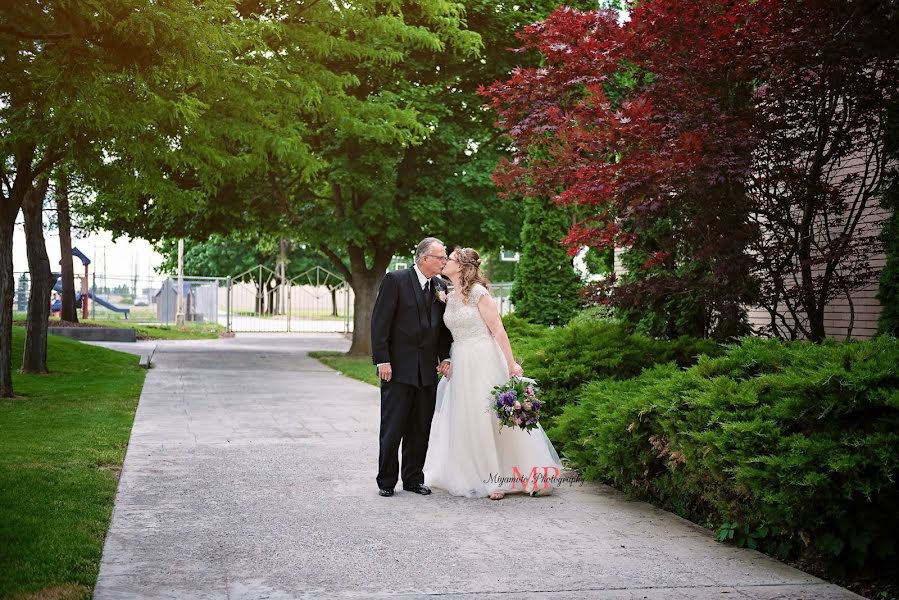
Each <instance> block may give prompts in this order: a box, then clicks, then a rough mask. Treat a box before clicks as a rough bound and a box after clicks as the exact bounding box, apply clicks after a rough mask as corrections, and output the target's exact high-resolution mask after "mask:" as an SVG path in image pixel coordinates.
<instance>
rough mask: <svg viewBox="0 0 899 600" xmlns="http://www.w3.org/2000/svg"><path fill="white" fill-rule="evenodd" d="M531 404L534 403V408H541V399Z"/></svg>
mask: <svg viewBox="0 0 899 600" xmlns="http://www.w3.org/2000/svg"><path fill="white" fill-rule="evenodd" d="M531 404H533V405H534V410H540V401H539V400H534V401H533V402H531Z"/></svg>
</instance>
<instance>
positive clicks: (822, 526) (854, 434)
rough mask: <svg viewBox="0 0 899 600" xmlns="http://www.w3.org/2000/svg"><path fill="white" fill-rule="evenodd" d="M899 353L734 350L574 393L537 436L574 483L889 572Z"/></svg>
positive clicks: (878, 343) (745, 345)
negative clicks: (568, 465) (580, 479)
mask: <svg viewBox="0 0 899 600" xmlns="http://www.w3.org/2000/svg"><path fill="white" fill-rule="evenodd" d="M897 364H899V342H897V341H896V340H895V339H888V338H885V337H884V338H879V339H875V340H872V341H866V342H849V343H836V342H828V343H826V344H823V345H815V344H811V343H807V342H792V343H785V342H779V341H776V340H762V339H757V338H746V339H744V340H743V341H742V343H741V344H738V345H733V346H729V347H728V349H727V352H726V354H725V355H723V356H721V357H718V358H703V359H701V360H700V361H699V363H698V364H697V365H695V366H694V367H691V368H689V369H687V370H681V369H678V368H677V367H676V366H674V365H673V364H669V365H661V366H657V367H655V368H653V369H650V370H648V371H646V372H644V373H643V374H642V375H640V376H639V377H637V378H635V379H632V380H628V381H597V382H594V383H591V384H589V385H587V386H585V387H584V388H583V390H582V393H581V394H580V398H579V399H580V401H579V403H577V404H571V405H569V406H566V407H565V410H564V412H563V414H562V415H561V416H560V417H559V418H558V420H557V423H556V425H555V426H554V427H553V428H552V429H551V430H550V431H549V434H550V436H551V437H552V438H553V439H554V441H556V443H557V444H558V447H559V448H560V451H561V453H562V454H563V455H564V456H566V457H567V458H568V459H569V460H571V461H572V462H574V463H575V464H576V465H577V466H579V467H581V468H582V471H583V475H584V476H585V477H586V478H592V479H599V480H602V481H605V482H608V483H610V484H612V485H614V486H615V487H618V488H619V489H622V490H624V491H626V492H629V493H631V494H632V495H635V496H638V497H640V498H644V499H648V500H651V501H653V502H655V503H657V504H659V505H661V506H662V507H664V508H666V509H669V510H673V511H675V512H677V513H678V514H680V515H681V516H684V517H686V518H689V519H692V520H694V521H696V522H698V523H700V524H704V525H707V526H709V525H711V526H714V527H717V528H718V531H719V539H729V540H732V541H734V542H736V543H737V544H738V545H746V546H750V547H758V548H759V549H762V550H764V551H766V552H768V553H770V554H773V555H776V556H778V557H780V558H801V559H803V560H811V561H815V562H817V563H819V564H821V565H822V566H825V567H827V568H829V569H832V570H836V571H840V570H841V569H848V570H852V571H857V570H858V569H859V568H862V567H865V568H867V569H875V568H878V567H882V566H886V565H889V564H890V561H895V560H896V558H897V547H896V544H895V542H894V541H893V538H894V536H895V533H894V532H895V528H896V526H897V525H899V511H897V510H896V506H897V503H899V488H897V483H896V477H897V476H899V372H897V368H896V365H897Z"/></svg>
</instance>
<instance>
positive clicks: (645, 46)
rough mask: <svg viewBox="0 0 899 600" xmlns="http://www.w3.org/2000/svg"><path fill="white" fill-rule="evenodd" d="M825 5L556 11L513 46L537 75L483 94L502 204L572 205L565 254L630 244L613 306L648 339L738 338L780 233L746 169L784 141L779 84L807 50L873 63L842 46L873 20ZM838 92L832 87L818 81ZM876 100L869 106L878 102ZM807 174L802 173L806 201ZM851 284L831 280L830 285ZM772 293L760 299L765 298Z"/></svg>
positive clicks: (653, 5) (522, 73) (788, 205)
mask: <svg viewBox="0 0 899 600" xmlns="http://www.w3.org/2000/svg"><path fill="white" fill-rule="evenodd" d="M787 4H789V6H787ZM836 4H837V3H835V2H834V1H833V0H809V1H808V2H803V3H791V4H790V3H785V2H782V0H758V1H749V0H730V1H722V0H695V1H689V2H687V1H685V0H653V1H652V2H640V3H637V4H636V5H635V6H633V7H632V9H631V12H630V20H629V21H627V22H625V23H619V21H618V19H617V14H615V13H613V12H610V11H589V12H580V11H575V10H571V9H568V8H561V9H559V10H558V11H556V12H555V13H554V14H553V15H551V16H550V17H549V18H548V19H546V20H545V21H544V22H541V23H537V24H535V25H533V26H531V27H528V28H526V29H525V31H524V32H523V33H522V34H521V36H520V37H521V39H522V41H523V48H522V51H529V50H530V51H537V52H539V53H540V54H541V55H542V57H543V61H544V62H543V65H542V66H541V67H539V68H531V69H519V70H516V71H515V72H514V73H513V74H512V76H511V77H510V78H509V79H508V80H507V81H501V82H496V83H494V84H492V85H490V86H489V87H487V88H485V89H483V90H482V94H484V95H485V96H486V97H488V98H489V101H490V106H491V107H492V108H493V109H494V110H495V111H496V112H497V114H498V125H499V126H500V127H501V128H502V129H504V130H505V131H506V132H507V133H508V134H509V135H510V136H511V137H512V139H513V142H514V146H515V148H516V153H515V155H514V156H513V158H512V160H510V161H506V162H504V163H502V164H501V165H500V167H499V169H498V170H497V172H496V174H495V180H496V182H497V184H498V185H499V186H500V187H501V188H502V189H503V190H505V191H506V192H507V193H510V194H517V195H524V196H532V197H551V198H553V199H554V200H555V201H556V202H559V203H564V204H574V205H577V206H579V207H582V209H581V211H580V212H581V214H582V215H583V216H582V218H581V220H580V221H579V222H578V223H576V224H575V225H574V226H573V227H572V229H571V231H570V234H569V236H568V238H567V239H566V240H565V243H566V244H567V245H568V246H569V247H570V250H571V251H572V252H576V251H577V250H578V249H579V248H580V247H582V246H585V245H586V246H593V247H596V248H599V249H604V248H611V247H619V248H620V247H626V248H628V249H629V250H630V251H629V252H628V253H626V254H625V257H626V261H627V266H628V268H629V272H628V274H627V276H626V277H625V278H624V280H623V281H622V282H619V284H618V285H616V286H615V287H614V289H613V293H612V295H611V300H612V302H613V303H614V304H616V305H617V306H619V307H624V308H630V309H631V310H632V311H633V312H634V313H635V314H636V315H638V316H639V317H640V318H641V319H643V321H644V323H643V325H644V326H645V328H646V329H648V330H649V331H650V332H652V333H655V334H660V335H669V336H670V335H678V334H682V333H689V334H693V335H714V336H716V337H721V338H728V337H731V336H733V335H736V334H739V333H741V332H743V331H745V330H746V329H745V316H744V312H743V310H744V309H743V307H744V306H746V305H750V304H757V303H762V304H765V301H764V299H763V298H762V297H760V295H759V293H758V292H759V285H758V284H759V282H760V281H762V280H764V277H762V276H761V275H760V274H761V273H764V272H766V269H768V268H770V265H767V264H766V262H765V261H766V260H767V259H763V257H760V254H759V252H758V249H759V248H761V247H762V244H761V242H760V240H762V239H764V240H767V242H766V243H769V246H768V248H767V249H768V250H771V247H770V239H771V237H770V236H771V235H777V233H778V232H777V231H773V230H771V228H770V227H768V228H766V226H765V224H766V223H769V222H771V221H766V220H764V219H761V220H760V219H759V218H758V211H759V206H758V204H759V195H758V185H757V179H756V177H755V175H757V173H758V172H759V168H758V167H759V162H760V161H765V160H768V158H764V157H763V154H764V153H760V150H759V149H760V148H769V149H770V148H772V146H771V143H772V140H776V139H780V138H782V137H783V136H789V135H794V134H795V129H794V131H793V133H792V134H791V133H790V131H788V130H787V129H785V128H784V127H777V126H776V125H777V124H780V125H784V123H783V121H782V119H781V120H778V119H779V117H778V113H780V114H781V115H787V114H791V111H792V113H796V111H795V110H793V109H792V108H791V107H792V106H793V105H792V104H791V101H790V97H791V96H790V90H789V85H788V84H790V83H793V82H794V80H793V79H790V77H792V76H794V75H796V74H797V73H802V72H803V70H807V69H809V61H810V63H811V64H812V65H813V64H814V63H815V60H816V52H815V51H813V50H814V49H815V48H816V47H818V46H820V47H824V48H826V49H827V51H826V52H824V54H828V55H829V56H830V60H833V58H834V57H837V56H839V57H841V59H842V60H848V61H849V62H851V64H852V67H851V68H856V69H862V70H864V68H865V67H866V66H867V68H868V69H870V68H871V67H870V65H871V62H870V57H869V56H868V54H870V53H868V54H865V53H864V52H862V53H860V56H856V55H853V54H852V52H851V51H852V50H856V48H855V47H854V46H853V44H858V43H860V42H859V41H858V38H859V37H860V36H862V33H861V28H862V27H868V28H872V27H873V29H874V30H876V31H883V24H875V23H871V22H870V20H869V19H865V23H864V25H862V26H859V24H858V23H847V17H848V16H851V15H852V14H853V13H857V12H858V11H859V10H860V9H859V8H858V7H859V5H860V4H865V3H858V2H856V3H852V2H849V3H846V2H843V3H841V7H842V9H841V10H835V7H836ZM847 6H848V7H849V8H846V7H847ZM869 12H870V11H869ZM875 12H876V11H875ZM856 16H858V15H856ZM803 20H805V21H807V22H816V23H818V25H816V26H814V27H812V26H803ZM822 22H823V23H826V24H827V25H826V26H822V25H820V23H822ZM840 27H842V30H841V29H840ZM822 32H829V34H830V36H831V37H830V38H827V37H826V35H823V34H822ZM846 36H848V39H844V38H845V37H846ZM853 36H854V37H853ZM867 38H869V43H868V46H870V47H876V44H875V43H874V42H873V41H870V40H873V39H876V35H875V34H872V33H869V34H867ZM801 49H804V52H802V51H800V50H801ZM817 54H821V52H817ZM856 54H859V53H856ZM894 58H895V56H894ZM803 61H805V62H803ZM877 69H878V70H879V71H880V72H886V71H891V70H894V67H892V66H891V67H887V66H884V65H880V66H878V67H877ZM787 74H790V75H787ZM800 77H801V75H800ZM839 84H840V82H839V81H838V80H837V79H836V78H830V79H829V80H828V84H827V85H828V86H834V85H836V86H839ZM763 85H767V86H768V88H767V89H768V90H769V92H768V93H769V94H773V93H774V92H773V89H774V88H776V89H777V90H779V91H780V92H782V93H781V94H780V95H779V96H777V97H778V98H781V99H782V100H783V102H781V103H780V104H776V103H772V102H763V101H761V100H760V96H759V89H760V88H761V89H762V90H763V92H762V93H764V90H765V88H764V87H762V86H763ZM875 87H876V86H875ZM825 88H826V86H825ZM870 88H871V86H868V88H866V90H867V91H866V92H865V93H868V94H869V96H871V89H870ZM802 89H803V90H804V91H807V90H808V89H809V88H808V86H806V87H805V88H802ZM878 89H879V90H880V92H883V91H884V90H885V89H886V88H885V87H884V86H883V85H881V86H880V87H879V88H878ZM817 91H818V92H821V89H817ZM874 97H875V99H874V100H873V102H869V103H868V109H871V108H872V106H876V105H878V103H879V102H881V101H882V100H883V97H884V93H880V94H879V95H877V94H874ZM800 100H802V101H805V102H806V103H808V102H811V103H812V104H814V102H815V101H816V100H815V99H802V98H800ZM795 116H796V115H795V114H794V117H795ZM803 118H804V119H805V120H804V121H803V119H799V125H800V126H804V125H805V124H807V122H814V119H815V118H820V115H817V116H816V115H815V114H814V113H813V112H811V111H806V113H805V114H804V115H803ZM859 118H861V117H859ZM868 120H869V121H870V119H868ZM852 125H853V123H849V127H850V129H851V127H852ZM869 125H870V123H869ZM869 129H870V128H869ZM826 135H828V134H827V133H825V136H826ZM825 143H828V141H827V139H825ZM805 150H807V143H806V146H805V147H797V146H795V145H794V146H792V147H788V146H786V145H785V146H783V147H781V148H778V152H787V153H788V154H782V153H781V154H779V155H778V160H779V161H786V162H790V161H795V160H801V158H802V156H803V154H802V152H804V151H805ZM789 152H792V154H789ZM769 158H770V157H769ZM765 165H767V163H765ZM769 175H770V174H769ZM819 176H820V173H809V172H806V173H805V184H804V188H803V189H805V192H809V191H810V190H812V189H813V188H814V186H815V178H816V177H819ZM819 178H820V177H819ZM767 181H768V183H770V181H771V179H770V177H769V178H768V180H767ZM800 187H803V186H800ZM808 196H809V193H800V194H799V195H793V196H792V197H791V198H790V199H789V200H788V201H787V202H785V203H781V204H780V205H779V207H778V208H779V210H780V214H779V215H778V217H776V218H779V219H787V220H791V219H793V218H794V216H795V215H794V213H795V211H794V210H793V208H792V207H793V206H795V205H796V204H797V203H799V204H801V203H802V202H808V201H809V198H808ZM816 206H817V205H816ZM816 210H817V209H816ZM819 212H820V211H819ZM825 212H826V207H825ZM769 217H771V218H772V219H773V218H775V217H773V216H772V215H770V213H769ZM850 220H851V219H850ZM850 235H851V232H850ZM844 239H845V238H844ZM780 242H783V244H782V245H781V246H779V247H778V248H777V249H775V250H774V253H775V254H776V253H778V252H780V253H785V254H791V255H795V253H793V252H791V250H790V249H789V248H787V247H786V246H788V245H789V243H790V240H787V239H781V240H780ZM780 242H778V243H780ZM846 248H848V246H847V247H846ZM750 249H752V250H750ZM846 256H847V253H846V252H843V255H842V257H843V258H844V259H845V258H846ZM797 268H801V267H800V266H799V265H798V264H797ZM788 270H789V269H788ZM782 271H783V269H782ZM839 276H840V274H839V273H836V274H833V275H832V277H836V278H839ZM856 279H857V280H860V279H863V278H858V277H856ZM819 283H820V282H819ZM812 285H813V286H814V285H815V283H814V282H813V284H812ZM851 285H854V283H853V282H848V281H842V282H841V283H840V285H837V284H835V283H831V289H837V288H846V287H847V286H851ZM775 287H776V286H774V285H767V284H766V285H765V286H764V287H763V291H764V292H765V293H767V294H769V295H770V294H773V293H775V290H774V288H775ZM828 293H829V294H831V295H832V292H828ZM794 297H798V298H799V304H800V308H799V309H797V311H796V312H797V314H798V313H799V312H801V304H802V302H803V300H804V299H809V298H817V300H816V301H818V300H820V298H821V295H820V294H819V295H818V296H815V295H814V294H811V293H809V294H794ZM769 300H770V298H769ZM768 304H771V302H768ZM647 315H649V316H650V317H651V319H649V321H648V323H647V320H646V319H645V317H646V316H647ZM810 331H811V329H810ZM814 331H817V329H814ZM810 337H815V336H810Z"/></svg>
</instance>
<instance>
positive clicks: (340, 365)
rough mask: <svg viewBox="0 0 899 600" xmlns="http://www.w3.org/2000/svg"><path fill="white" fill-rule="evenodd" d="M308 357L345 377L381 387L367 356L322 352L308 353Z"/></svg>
mask: <svg viewBox="0 0 899 600" xmlns="http://www.w3.org/2000/svg"><path fill="white" fill-rule="evenodd" d="M309 356H311V357H312V358H317V359H318V360H320V361H321V362H323V363H325V364H326V365H328V366H329V367H331V368H332V369H337V370H338V371H340V372H341V373H343V374H344V375H346V376H347V377H352V378H353V379H358V380H359V381H364V382H365V383H370V384H372V385H376V386H378V387H380V386H381V383H380V380H379V379H378V373H377V371H376V370H375V366H374V365H373V364H372V363H371V357H369V356H347V355H346V354H344V353H343V352H324V351H315V352H310V353H309Z"/></svg>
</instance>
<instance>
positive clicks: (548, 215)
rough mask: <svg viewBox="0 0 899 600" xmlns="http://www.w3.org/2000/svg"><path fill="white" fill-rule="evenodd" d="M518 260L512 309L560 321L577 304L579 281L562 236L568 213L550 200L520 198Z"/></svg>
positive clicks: (544, 320)
mask: <svg viewBox="0 0 899 600" xmlns="http://www.w3.org/2000/svg"><path fill="white" fill-rule="evenodd" d="M524 214H525V221H524V226H523V227H522V229H521V261H520V262H519V263H518V266H517V268H516V270H515V283H514V284H513V286H512V298H511V301H512V302H513V303H514V304H515V313H516V314H518V315H520V316H522V317H524V318H525V319H528V320H530V321H533V322H534V323H542V324H544V325H564V324H565V323H567V322H568V321H569V319H571V317H573V316H574V315H575V313H576V312H577V310H578V308H579V291H580V289H581V287H583V284H582V282H581V280H580V278H579V277H578V276H577V274H576V273H575V271H574V267H573V266H572V260H571V257H570V256H569V255H568V253H567V252H566V251H565V248H563V247H562V240H563V239H564V237H565V234H566V232H567V231H568V228H569V227H570V226H571V216H570V215H569V214H567V213H566V212H565V211H564V210H561V209H560V208H559V207H558V206H554V205H553V204H552V203H551V202H548V201H544V200H538V199H533V198H528V199H525V200H524Z"/></svg>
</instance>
